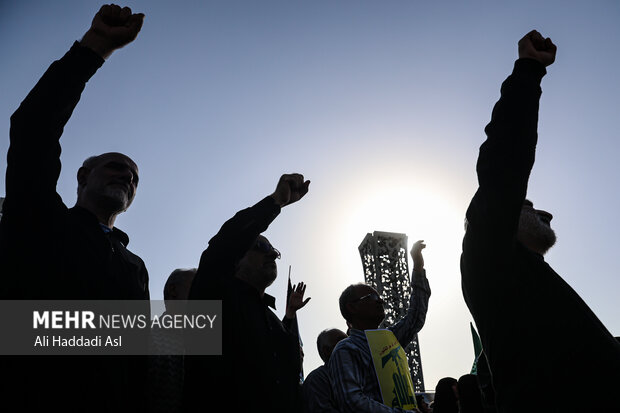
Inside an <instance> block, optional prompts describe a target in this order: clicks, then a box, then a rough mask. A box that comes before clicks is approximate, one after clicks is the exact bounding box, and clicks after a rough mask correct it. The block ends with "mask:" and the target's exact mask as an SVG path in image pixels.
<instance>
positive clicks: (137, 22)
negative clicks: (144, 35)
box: [126, 13, 144, 39]
mask: <svg viewBox="0 0 620 413" xmlns="http://www.w3.org/2000/svg"><path fill="white" fill-rule="evenodd" d="M142 23H144V14H142V13H139V14H133V15H132V16H131V17H130V18H129V20H128V21H127V24H126V26H127V28H128V29H129V30H130V31H131V32H132V33H133V38H134V39H135V38H136V37H137V36H138V33H139V32H140V29H142Z"/></svg>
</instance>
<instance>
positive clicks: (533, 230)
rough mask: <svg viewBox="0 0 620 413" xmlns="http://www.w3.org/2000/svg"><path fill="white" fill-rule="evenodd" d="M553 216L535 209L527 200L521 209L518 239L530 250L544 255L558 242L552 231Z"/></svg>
mask: <svg viewBox="0 0 620 413" xmlns="http://www.w3.org/2000/svg"><path fill="white" fill-rule="evenodd" d="M552 219H553V215H551V214H550V213H549V212H547V211H543V210H541V209H534V204H533V203H532V202H531V201H529V200H527V199H526V200H525V202H523V207H522V208H521V216H520V218H519V228H518V231H517V239H518V240H519V241H520V242H521V243H522V244H523V245H525V246H526V247H527V248H529V249H530V250H532V251H534V252H537V253H539V254H541V255H544V254H545V253H546V252H547V251H548V250H549V248H551V247H552V246H553V245H554V244H555V241H556V236H555V232H554V231H553V229H551V220H552Z"/></svg>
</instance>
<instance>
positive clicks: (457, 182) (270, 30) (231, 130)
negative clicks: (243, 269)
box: [0, 0, 620, 389]
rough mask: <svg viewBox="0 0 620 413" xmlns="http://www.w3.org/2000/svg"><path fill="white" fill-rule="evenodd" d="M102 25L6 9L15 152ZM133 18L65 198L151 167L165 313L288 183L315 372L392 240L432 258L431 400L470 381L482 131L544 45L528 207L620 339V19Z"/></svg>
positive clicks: (547, 6)
mask: <svg viewBox="0 0 620 413" xmlns="http://www.w3.org/2000/svg"><path fill="white" fill-rule="evenodd" d="M100 5H101V4H100V3H99V2H95V1H92V0H88V1H86V0H71V1H67V0H62V1H55V2H50V1H44V0H40V1H33V0H23V1H19V2H18V1H7V0H2V1H0V51H1V52H2V58H1V59H0V84H1V88H0V90H1V93H2V100H1V101H0V126H1V129H2V130H4V131H5V132H4V133H5V137H4V139H2V140H0V152H1V153H4V154H5V153H6V151H7V148H8V131H9V117H10V115H11V114H12V113H13V111H14V110H15V109H16V108H17V106H18V105H19V103H20V102H21V101H22V99H23V98H24V97H25V96H26V94H27V93H28V92H29V90H30V89H31V88H32V87H33V86H34V84H35V83H36V81H37V80H38V79H39V77H40V76H41V75H42V74H43V72H44V71H45V69H47V67H48V66H49V64H50V63H51V62H52V61H53V60H55V59H58V58H60V57H61V56H62V55H63V54H64V53H65V52H66V51H67V50H68V49H69V47H70V46H71V44H72V42H73V41H74V40H78V39H80V38H81V36H82V35H83V33H84V32H85V31H86V30H87V29H88V27H89V25H90V21H91V19H92V17H93V15H94V14H95V12H96V11H97V10H98V9H99V6H100ZM123 5H128V6H130V7H132V8H133V10H134V11H136V12H143V13H145V14H146V19H145V23H144V27H143V29H142V32H141V33H140V35H139V36H138V39H137V40H136V41H135V42H134V43H133V44H130V45H129V46H127V47H125V48H124V49H122V50H120V51H117V52H116V53H114V54H113V55H112V57H111V58H110V59H109V60H108V61H107V62H106V64H105V65H104V66H103V67H102V68H101V69H100V71H99V72H98V73H97V74H96V75H95V76H94V77H93V79H91V81H90V83H89V84H88V85H87V87H86V90H85V92H84V94H83V96H82V100H81V102H80V104H79V105H78V107H77V109H76V110H75V112H74V114H73V117H72V118H71V120H70V121H69V123H68V125H67V127H66V128H65V133H64V135H63V138H62V146H63V153H62V162H63V171H62V174H61V177H60V181H59V184H58V192H59V193H60V194H61V195H62V197H63V199H64V200H65V203H66V204H68V205H70V206H72V205H73V204H74V203H75V191H76V178H75V173H76V171H77V169H78V167H79V165H80V164H81V163H82V161H83V160H84V159H85V158H86V157H88V156H90V155H93V154H99V153H102V152H107V151H119V152H123V153H126V154H128V155H129V156H131V157H132V158H133V159H134V160H136V162H137V163H138V165H139V167H140V175H141V176H140V188H139V189H138V194H137V196H136V200H135V201H134V204H133V205H132V207H131V208H130V210H129V211H128V212H127V213H125V214H123V215H121V216H120V218H119V219H118V220H117V222H116V223H117V226H118V227H119V228H122V229H123V230H125V231H126V232H127V233H128V234H129V235H130V237H131V243H130V245H129V247H130V249H131V250H132V251H134V252H135V253H137V254H138V255H140V256H141V257H142V258H143V259H144V261H145V262H146V264H147V267H148V270H149V273H150V277H151V282H150V291H151V296H152V298H154V299H161V298H162V289H163V285H164V282H165V280H166V278H167V276H168V274H169V273H170V272H171V271H172V270H173V269H175V268H179V267H194V266H197V265H198V260H199V257H200V254H201V252H202V250H203V249H204V248H206V246H207V243H208V240H209V239H210V238H211V237H212V236H213V235H214V234H215V233H216V232H217V231H218V229H219V228H220V226H221V225H222V224H223V223H224V221H226V220H227V219H228V218H230V217H231V216H232V215H233V214H234V213H235V212H236V211H238V210H240V209H242V208H245V207H247V206H250V205H252V204H254V203H255V202H257V201H259V200H260V199H262V198H263V197H264V196H266V195H268V194H270V193H271V192H272V191H273V190H274V188H275V185H276V182H277V181H278V178H279V177H280V175H281V174H282V173H290V172H299V173H303V174H304V175H305V176H306V177H307V179H310V180H311V181H312V184H311V185H310V192H309V194H308V195H307V197H306V198H304V199H303V200H302V201H301V202H300V203H298V204H295V205H292V206H290V207H287V208H285V209H284V210H283V211H282V214H281V215H280V217H278V219H277V220H276V221H275V222H274V223H273V224H272V226H271V227H270V228H269V230H268V231H267V233H266V234H265V235H266V236H267V237H268V238H269V239H270V240H271V242H272V243H273V244H274V245H275V246H276V247H277V248H278V249H279V250H280V251H281V252H282V260H281V261H280V262H279V271H280V277H279V279H278V280H277V281H276V282H275V283H274V285H272V286H271V287H270V289H269V290H268V292H270V293H271V294H273V295H275V296H276V297H277V299H278V301H279V303H280V305H279V307H278V314H279V315H283V311H284V307H283V306H284V302H285V292H286V274H287V272H288V267H289V265H291V266H292V278H293V281H294V282H299V281H305V282H306V283H307V284H308V289H307V294H308V295H309V296H311V297H312V300H311V301H310V302H309V304H308V305H307V306H306V307H305V308H304V309H303V310H301V311H300V313H299V320H300V321H299V323H300V326H301V334H302V339H303V340H304V343H305V347H304V348H305V355H306V358H305V362H304V369H305V372H306V373H309V372H310V371H311V370H313V369H314V368H316V367H317V366H319V365H320V364H321V363H322V362H321V360H320V358H319V356H318V353H317V351H316V345H315V342H316V337H317V335H318V333H319V332H320V331H321V330H323V329H325V328H328V327H337V328H340V329H342V330H345V329H346V326H345V323H344V320H343V319H342V317H341V316H340V312H339V310H338V303H337V302H338V296H339V295H340V292H341V291H342V290H343V289H344V288H345V287H346V286H347V285H349V284H351V283H354V282H359V281H363V273H362V265H361V260H360V257H359V254H358V251H357V247H358V245H359V243H360V242H361V241H362V239H363V238H364V236H365V234H366V233H367V232H372V231H375V230H378V231H393V232H404V233H406V234H407V235H408V237H409V247H410V246H411V244H412V243H413V242H414V241H416V240H417V239H424V240H425V241H426V244H427V248H426V250H424V252H425V261H426V268H427V274H428V277H429V280H430V284H431V288H432V290H433V294H432V296H431V299H430V305H429V312H428V316H427V321H426V325H425V327H424V329H423V330H422V331H421V333H420V335H419V337H420V346H421V354H422V363H423V370H424V376H425V382H426V387H427V389H433V388H434V387H435V384H436V383H437V381H438V380H439V379H440V378H442V377H445V376H452V377H456V378H458V377H459V376H460V375H462V374H465V373H468V372H469V369H470V367H471V364H472V361H473V346H472V340H471V335H470V331H469V322H470V321H471V316H470V314H469V312H468V310H467V307H466V306H465V303H464V301H463V298H462V294H461V290H460V274H459V255H460V251H461V239H462V235H463V218H464V214H465V210H466V208H467V205H468V203H469V200H470V199H471V197H472V195H473V194H474V192H475V190H476V188H477V181H476V174H475V163H476V159H477V155H478V148H479V146H480V144H481V143H482V142H483V141H484V139H485V136H484V133H483V128H484V126H485V125H486V123H487V122H488V121H489V119H490V114H491V109H492V107H493V104H494V103H495V102H496V101H497V99H498V97H499V88H500V84H501V82H502V81H503V80H504V79H505V78H506V76H508V74H509V73H510V71H511V70H512V65H513V62H514V60H515V59H516V57H517V42H518V40H519V39H520V38H521V37H522V36H523V35H524V34H525V33H527V32H528V31H530V30H531V29H533V28H536V29H538V30H539V31H540V32H541V33H542V34H543V35H544V36H550V37H551V38H552V39H553V41H554V42H555V43H556V44H557V46H558V56H557V60H556V63H555V64H554V65H553V66H551V67H550V68H549V74H548V75H547V76H546V77H545V79H544V80H543V85H542V86H543V97H542V101H541V109H540V122H539V136H540V138H539V145H538V152H537V160H536V165H535V167H534V171H533V173H532V176H531V180H530V187H529V198H530V199H532V200H533V201H534V203H535V205H536V206H537V207H539V208H542V209H545V210H548V211H550V212H552V213H553V214H554V216H555V218H554V220H553V223H552V225H553V226H554V228H555V229H556V233H557V235H558V244H557V246H556V247H554V248H553V249H552V250H551V252H549V254H548V255H547V261H548V262H549V263H550V264H551V265H552V266H553V267H554V268H555V270H556V271H557V272H558V273H559V274H560V275H562V276H563V278H564V279H565V280H566V281H567V282H568V283H569V284H571V285H572V286H573V288H574V289H575V290H576V291H577V292H578V293H579V294H580V295H581V296H582V297H583V298H584V300H585V301H586V302H587V303H588V304H589V305H590V307H591V308H592V309H593V310H594V312H595V313H596V314H597V315H598V316H599V318H600V319H601V321H602V322H603V323H604V324H605V325H606V326H607V327H608V329H609V330H610V331H611V332H612V334H614V335H616V336H620V311H619V310H618V304H617V299H618V291H620V276H619V274H620V264H619V262H618V260H617V257H618V255H617V254H618V246H619V243H618V241H617V239H618V236H617V234H616V231H617V230H618V229H619V228H620V216H619V214H618V211H619V210H620V198H619V197H618V191H617V187H618V183H619V182H620V167H618V164H617V157H618V153H619V152H620V148H619V145H618V141H619V136H618V134H619V132H618V130H619V129H620V127H619V126H620V125H619V119H620V116H619V115H620V113H619V110H618V108H620V101H619V100H620V82H619V81H618V75H617V72H618V67H619V66H620V48H619V47H618V41H619V40H620V25H619V24H618V21H619V18H620V3H618V2H616V1H588V2H586V1H581V2H577V1H564V0H554V1H529V0H528V1H520V2H510V3H509V2H498V1H469V2H462V1H448V2H424V1H412V0H409V1H390V2H368V1H305V2H290V1H263V0H261V1H185V2H171V1H161V0H157V1H153V0H148V1H147V0H135V1H130V2H129V3H127V4H123ZM1 159H2V160H1V161H0V169H2V170H4V169H5V168H6V160H5V159H6V157H5V156H3V157H2V158H1ZM33 167H36V166H34V165H33ZM4 191H5V187H4V181H2V183H1V184H0V195H2V194H4ZM523 299H524V300H527V297H523ZM578 334H579V331H566V339H567V340H570V339H571V336H573V335H578ZM523 344H524V345H535V344H536V343H523Z"/></svg>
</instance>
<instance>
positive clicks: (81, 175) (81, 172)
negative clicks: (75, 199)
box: [77, 166, 90, 186]
mask: <svg viewBox="0 0 620 413" xmlns="http://www.w3.org/2000/svg"><path fill="white" fill-rule="evenodd" d="M89 174H90V169H88V168H85V167H83V166H81V167H80V169H78V171H77V181H78V186H86V181H87V180H88V175H89Z"/></svg>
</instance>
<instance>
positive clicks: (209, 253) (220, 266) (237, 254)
mask: <svg viewBox="0 0 620 413" xmlns="http://www.w3.org/2000/svg"><path fill="white" fill-rule="evenodd" d="M279 213H280V207H279V206H278V205H276V203H275V201H274V200H273V198H271V197H270V196H268V197H266V198H264V199H263V200H262V201H260V202H259V203H257V204H256V205H254V206H252V207H250V208H246V209H244V210H241V211H239V212H237V213H236V214H235V216H234V217H232V218H231V219H229V220H228V221H226V223H224V225H222V228H221V229H220V231H219V232H218V233H217V234H216V235H215V236H214V237H213V238H211V241H209V247H208V248H207V249H206V250H205V251H204V252H203V253H202V256H201V257H200V264H199V266H198V271H197V272H196V276H195V277H194V281H193V283H192V288H191V290H190V299H192V300H201V299H202V300H204V299H209V298H214V297H212V296H210V291H209V290H210V285H212V284H211V283H212V282H217V283H218V284H220V285H221V283H222V282H224V283H225V282H226V280H227V278H230V277H232V276H233V275H234V272H235V268H236V266H237V263H238V262H239V261H240V260H241V258H243V256H244V255H245V253H246V252H247V251H248V250H249V249H250V248H251V247H252V245H253V243H254V242H255V241H256V237H258V235H260V233H261V232H264V231H265V230H266V229H267V228H268V227H269V224H271V222H272V221H273V220H274V219H275V218H276V217H277V216H278V214H279Z"/></svg>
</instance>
